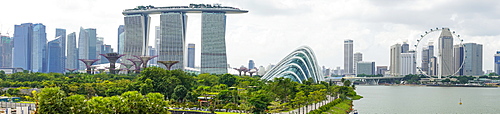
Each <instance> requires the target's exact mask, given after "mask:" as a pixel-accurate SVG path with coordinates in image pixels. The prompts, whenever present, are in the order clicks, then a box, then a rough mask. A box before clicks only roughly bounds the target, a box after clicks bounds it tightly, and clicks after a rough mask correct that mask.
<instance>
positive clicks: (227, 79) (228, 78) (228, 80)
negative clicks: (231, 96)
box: [219, 74, 236, 87]
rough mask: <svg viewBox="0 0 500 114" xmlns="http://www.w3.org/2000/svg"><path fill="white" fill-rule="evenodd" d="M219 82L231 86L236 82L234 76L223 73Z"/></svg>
mask: <svg viewBox="0 0 500 114" xmlns="http://www.w3.org/2000/svg"><path fill="white" fill-rule="evenodd" d="M219 83H221V84H226V85H227V86H229V87H232V86H234V85H235V84H236V77H235V76H233V75H231V74H223V75H222V76H221V78H220V80H219Z"/></svg>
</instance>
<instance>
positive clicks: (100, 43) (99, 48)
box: [95, 37, 106, 64]
mask: <svg viewBox="0 0 500 114" xmlns="http://www.w3.org/2000/svg"><path fill="white" fill-rule="evenodd" d="M103 47H104V38H103V37H97V40H96V44H95V52H96V59H99V61H97V62H96V63H98V64H102V63H103V61H106V60H105V59H106V58H105V57H103V56H101V55H99V54H105V53H104V48H103Z"/></svg>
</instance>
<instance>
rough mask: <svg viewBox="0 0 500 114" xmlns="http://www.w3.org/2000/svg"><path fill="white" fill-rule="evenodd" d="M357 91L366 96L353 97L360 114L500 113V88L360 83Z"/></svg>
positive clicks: (355, 107)
mask: <svg viewBox="0 0 500 114" xmlns="http://www.w3.org/2000/svg"><path fill="white" fill-rule="evenodd" d="M356 92H357V93H358V94H360V95H362V96H363V97H364V98H362V99H361V100H356V101H354V109H356V110H358V112H359V113H360V114H500V89H499V88H476V87H425V86H361V85H360V86H356ZM460 99H461V100H462V103H463V104H462V105H459V102H460Z"/></svg>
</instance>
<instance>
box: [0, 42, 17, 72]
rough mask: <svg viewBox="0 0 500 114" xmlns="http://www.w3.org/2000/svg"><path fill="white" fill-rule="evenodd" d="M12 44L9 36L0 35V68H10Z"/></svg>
mask: <svg viewBox="0 0 500 114" xmlns="http://www.w3.org/2000/svg"><path fill="white" fill-rule="evenodd" d="M13 46H14V43H13V41H12V38H10V37H9V36H2V35H0V67H3V68H10V67H12V48H13Z"/></svg>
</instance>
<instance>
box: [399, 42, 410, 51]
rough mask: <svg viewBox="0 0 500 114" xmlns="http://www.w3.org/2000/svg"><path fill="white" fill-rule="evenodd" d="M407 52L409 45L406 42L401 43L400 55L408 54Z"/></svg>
mask: <svg viewBox="0 0 500 114" xmlns="http://www.w3.org/2000/svg"><path fill="white" fill-rule="evenodd" d="M409 50H410V45H409V44H408V43H406V42H403V44H402V45H401V53H408V51H409Z"/></svg>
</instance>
